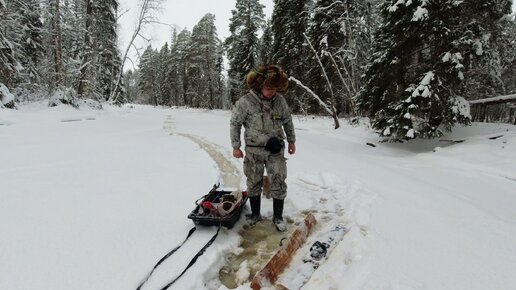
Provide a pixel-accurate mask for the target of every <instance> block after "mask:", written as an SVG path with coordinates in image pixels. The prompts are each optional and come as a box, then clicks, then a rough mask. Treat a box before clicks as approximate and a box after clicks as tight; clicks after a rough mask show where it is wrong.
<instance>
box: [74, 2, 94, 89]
mask: <svg viewBox="0 0 516 290" xmlns="http://www.w3.org/2000/svg"><path fill="white" fill-rule="evenodd" d="M92 22H93V0H87V4H86V32H85V34H84V51H83V55H84V56H83V58H82V64H81V71H80V75H79V86H78V88H77V95H78V96H79V97H80V98H81V97H82V95H83V94H84V90H85V89H84V88H85V86H86V72H87V71H88V67H89V66H90V65H89V61H90V57H91V39H90V35H91V26H92Z"/></svg>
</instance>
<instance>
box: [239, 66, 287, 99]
mask: <svg viewBox="0 0 516 290" xmlns="http://www.w3.org/2000/svg"><path fill="white" fill-rule="evenodd" d="M245 80H246V83H247V87H248V88H249V89H254V90H260V89H261V88H263V87H270V88H275V89H276V90H277V91H278V92H285V91H286V90H287V88H288V76H287V73H286V72H285V71H284V70H283V69H282V68H281V67H280V66H278V65H273V64H266V65H261V66H260V67H259V68H258V69H253V70H251V71H250V72H249V73H248V74H247V76H246V78H245Z"/></svg>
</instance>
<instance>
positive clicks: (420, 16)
mask: <svg viewBox="0 0 516 290" xmlns="http://www.w3.org/2000/svg"><path fill="white" fill-rule="evenodd" d="M426 18H428V10H427V9H426V8H423V7H421V6H419V7H417V9H416V12H414V15H413V16H412V19H411V20H412V21H421V20H425V19H426Z"/></svg>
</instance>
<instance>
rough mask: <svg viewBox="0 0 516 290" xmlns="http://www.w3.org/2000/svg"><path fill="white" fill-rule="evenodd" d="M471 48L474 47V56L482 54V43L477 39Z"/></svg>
mask: <svg viewBox="0 0 516 290" xmlns="http://www.w3.org/2000/svg"><path fill="white" fill-rule="evenodd" d="M473 46H474V47H475V54H476V55H482V54H484V48H483V45H482V42H481V41H480V40H479V39H476V40H475V43H474V44H473Z"/></svg>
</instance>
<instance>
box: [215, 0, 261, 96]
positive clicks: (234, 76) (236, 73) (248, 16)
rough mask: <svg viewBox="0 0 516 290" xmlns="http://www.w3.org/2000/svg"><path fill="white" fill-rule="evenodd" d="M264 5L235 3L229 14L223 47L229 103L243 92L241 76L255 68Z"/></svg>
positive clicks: (240, 0)
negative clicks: (226, 35)
mask: <svg viewBox="0 0 516 290" xmlns="http://www.w3.org/2000/svg"><path fill="white" fill-rule="evenodd" d="M263 8H264V6H263V5H262V4H260V2H259V0H237V1H236V6H235V9H234V10H232V11H231V13H232V17H231V19H230V24H229V31H230V32H231V35H230V36H229V37H228V38H227V39H226V41H225V46H226V51H227V56H228V60H229V70H228V86H229V94H230V98H231V100H232V101H233V102H235V101H236V100H237V98H239V97H240V96H241V95H242V94H243V93H244V91H245V85H244V77H245V75H246V74H247V73H248V72H249V71H250V70H251V69H253V68H255V67H256V66H258V65H259V64H258V47H259V39H258V32H259V31H260V30H261V29H262V27H263V26H264V25H265V20H264V18H265V14H264V13H263Z"/></svg>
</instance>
